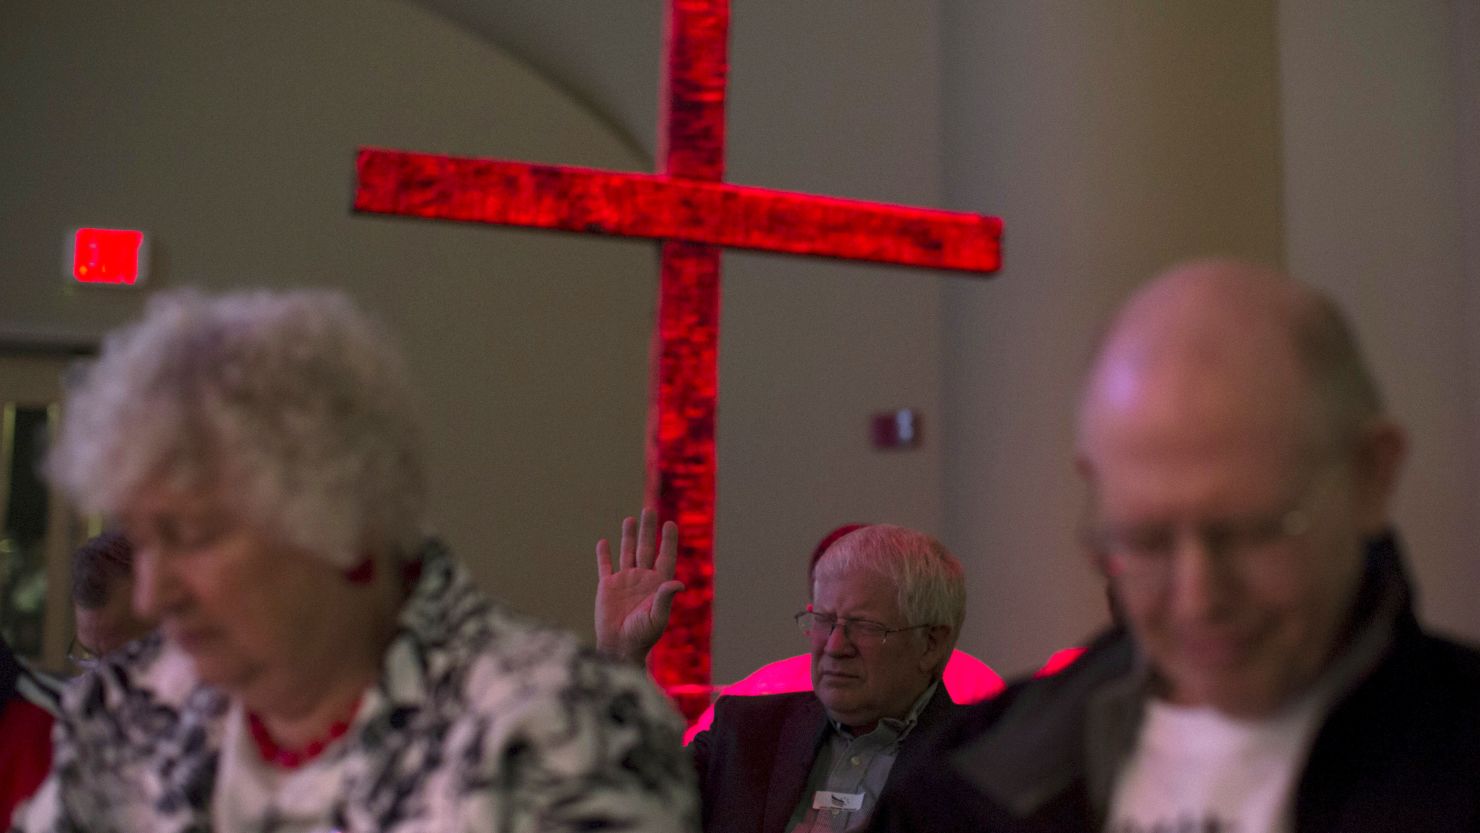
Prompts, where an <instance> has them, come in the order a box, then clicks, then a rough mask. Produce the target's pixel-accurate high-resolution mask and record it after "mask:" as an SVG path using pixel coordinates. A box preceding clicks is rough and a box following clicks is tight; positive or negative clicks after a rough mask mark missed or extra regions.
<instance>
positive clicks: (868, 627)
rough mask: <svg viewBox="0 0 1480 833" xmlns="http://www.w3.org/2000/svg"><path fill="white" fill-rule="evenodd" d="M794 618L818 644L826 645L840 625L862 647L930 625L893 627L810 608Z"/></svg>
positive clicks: (815, 643) (851, 640)
mask: <svg viewBox="0 0 1480 833" xmlns="http://www.w3.org/2000/svg"><path fill="white" fill-rule="evenodd" d="M792 618H794V619H795V620H796V623H797V627H798V628H800V629H801V631H802V635H803V636H805V637H807V638H808V639H810V640H811V641H812V644H813V645H817V646H821V645H826V644H827V640H828V639H830V638H831V637H832V632H833V630H834V629H836V628H837V627H838V626H839V625H841V626H842V628H843V638H844V639H846V640H848V641H849V642H851V643H853V644H854V645H856V646H858V647H860V648H871V647H874V646H876V645H883V644H884V643H885V642H887V641H888V640H889V635H890V634H895V633H902V632H904V631H913V630H919V629H920V628H928V627H930V626H929V625H909V626H907V627H903V628H891V627H889V626H888V625H885V624H882V623H880V622H874V621H871V620H869V619H839V618H838V617H836V616H827V615H824V614H821V613H814V612H812V611H810V610H804V611H802V612H801V613H798V614H797V615H796V616H794V617H792Z"/></svg>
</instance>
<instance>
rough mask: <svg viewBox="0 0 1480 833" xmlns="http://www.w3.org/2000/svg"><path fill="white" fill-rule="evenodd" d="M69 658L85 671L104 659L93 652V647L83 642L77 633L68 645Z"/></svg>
mask: <svg viewBox="0 0 1480 833" xmlns="http://www.w3.org/2000/svg"><path fill="white" fill-rule="evenodd" d="M67 659H69V660H71V661H72V664H73V665H75V666H77V667H78V668H81V669H82V670H84V671H91V670H92V669H94V668H96V667H97V665H98V663H99V662H101V661H102V658H101V657H99V656H98V655H97V654H95V653H93V652H92V649H91V648H89V647H87V646H86V645H83V644H82V642H81V641H80V640H79V639H78V638H77V635H76V634H73V635H72V641H71V642H70V643H69V644H68V645H67Z"/></svg>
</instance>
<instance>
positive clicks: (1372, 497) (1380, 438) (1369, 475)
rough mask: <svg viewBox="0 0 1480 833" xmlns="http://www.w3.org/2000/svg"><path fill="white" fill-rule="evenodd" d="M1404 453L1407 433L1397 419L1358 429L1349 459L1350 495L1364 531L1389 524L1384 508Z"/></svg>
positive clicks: (1389, 501) (1368, 532) (1388, 503)
mask: <svg viewBox="0 0 1480 833" xmlns="http://www.w3.org/2000/svg"><path fill="white" fill-rule="evenodd" d="M1407 455H1408V436H1407V434H1405V433H1404V431H1403V429H1402V427H1401V426H1399V425H1398V424H1397V423H1395V422H1393V421H1391V420H1388V419H1381V420H1378V421H1376V422H1374V423H1372V424H1370V425H1368V426H1366V427H1365V428H1364V429H1363V430H1362V433H1361V436H1360V437H1359V438H1358V440H1357V448H1356V455H1355V459H1354V460H1353V463H1352V465H1353V469H1352V483H1353V489H1354V492H1353V494H1352V499H1353V501H1354V502H1355V506H1354V509H1355V510H1356V513H1357V522H1358V524H1359V525H1360V529H1361V530H1362V533H1363V534H1364V535H1369V536H1370V535H1376V534H1377V533H1379V532H1381V531H1382V530H1383V529H1385V528H1386V527H1387V526H1388V525H1389V521H1390V519H1389V516H1388V510H1389V508H1390V506H1391V504H1392V496H1393V492H1394V490H1396V489H1397V486H1398V475H1399V473H1400V472H1401V471H1402V468H1403V461H1404V460H1405V459H1406V458H1407Z"/></svg>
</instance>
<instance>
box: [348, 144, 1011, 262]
mask: <svg viewBox="0 0 1480 833" xmlns="http://www.w3.org/2000/svg"><path fill="white" fill-rule="evenodd" d="M359 174H360V176H359V187H358V189H357V190H356V192H355V208H356V209H358V210H360V211H367V212H375V213H381V214H400V215H412V216H417V217H428V218H432V219H438V220H464V221H469V222H477V223H494V224H497V225H513V226H534V227H537V228H548V229H561V230H565V231H579V232H587V233H597V234H614V235H623V236H627V237H651V238H657V239H667V240H686V241H689V242H692V243H708V244H711V245H715V246H729V247H737V248H746V249H760V250H764V251H772V252H788V253H791V254H803V255H820V256H824V257H836V258H846V259H850V260H872V261H877V262H882V263H897V264H901V265H906V266H923V267H928V268H934V269H956V270H965V271H971V272H987V271H992V270H995V269H997V268H998V266H999V265H1000V262H1001V254H1000V247H999V239H1000V237H1001V234H1002V221H1001V220H999V219H997V218H996V217H984V216H982V215H979V214H966V213H962V212H955V211H938V210H934V209H926V208H909V207H905V206H898V205H886V204H882V203H869V202H860V201H857V200H844V199H837V198H834V197H818V196H812V195H808V194H797V193H793V192H788V191H773V190H769V189H765V188H751V187H746V186H740V185H731V184H728V183H722V182H703V181H696V180H692V179H680V178H675V177H671V176H662V175H654V174H627V173H611V172H607V171H595V170H591V169H588V168H569V167H561V166H557V165H535V164H530V163H526V162H503V161H498V160H493V159H466V158H451V157H446V156H434V155H431V154H423V153H406V152H402V151H395V150H379V149H374V148H365V149H361V150H360V152H359Z"/></svg>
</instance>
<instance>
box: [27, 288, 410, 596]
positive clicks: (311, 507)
mask: <svg viewBox="0 0 1480 833" xmlns="http://www.w3.org/2000/svg"><path fill="white" fill-rule="evenodd" d="M389 345H390V340H389V338H388V336H387V334H386V332H385V331H384V330H383V329H381V328H379V327H376V326H375V325H373V324H372V323H371V322H370V321H369V320H368V319H367V318H366V317H365V316H364V315H363V314H362V313H361V312H360V311H359V310H358V309H356V307H355V305H354V304H353V303H352V302H351V301H350V300H349V298H347V297H346V296H345V295H343V294H342V293H339V292H335V291H329V290H295V291H286V292H269V291H248V292H237V293H231V294H225V295H220V296H215V297H208V296H205V295H203V294H200V293H198V292H195V291H192V290H183V291H176V292H170V293H165V294H161V295H159V296H156V297H155V298H153V299H152V300H151V301H150V302H149V304H148V306H147V308H146V310H145V313H144V317H143V318H142V319H141V320H140V321H138V322H136V323H134V324H132V325H129V326H127V327H124V328H122V329H120V330H117V331H115V332H113V333H111V334H109V335H108V336H107V337H106V338H105V339H104V342H103V349H102V353H101V355H100V356H99V358H98V359H97V360H96V361H95V362H93V363H92V364H91V365H90V366H88V367H87V369H86V370H85V372H84V373H83V375H82V376H81V378H80V379H78V380H77V383H76V384H75V385H74V386H72V387H71V389H70V390H69V392H68V397H67V401H66V406H65V410H64V413H63V418H62V427H61V432H60V436H59V438H58V441H57V443H56V444H55V446H54V447H53V448H52V449H51V451H50V453H49V455H48V459H47V463H46V473H47V475H48V476H49V478H50V479H51V480H52V482H53V483H54V484H56V485H57V486H58V487H59V488H61V489H62V490H63V491H64V492H66V493H67V494H68V495H69V496H70V497H71V498H72V499H73V500H74V501H75V502H76V503H77V504H78V505H79V507H80V508H82V509H83V510H84V511H99V512H103V513H113V512H116V511H117V510H118V509H119V508H120V507H121V506H122V505H123V504H124V502H125V501H126V500H127V499H128V498H129V497H130V496H131V495H132V494H134V493H135V492H136V491H137V490H138V489H139V488H140V487H142V486H145V485H146V484H153V483H160V482H163V483H167V484H168V485H169V486H171V487H173V488H181V489H201V488H210V487H217V488H222V489H225V490H226V492H227V494H229V495H230V498H231V502H232V505H233V507H235V508H236V509H238V510H239V511H241V512H242V513H243V518H244V520H246V521H247V522H250V523H253V524H255V525H256V526H257V527H258V528H261V529H265V530H269V531H271V532H274V533H276V534H277V535H278V536H280V537H281V539H282V540H284V541H286V542H288V543H291V544H294V545H296V546H299V547H301V548H303V549H305V550H307V551H309V552H311V553H313V554H315V555H317V556H318V557H321V558H323V559H325V560H326V561H328V562H329V563H331V564H334V565H336V566H339V567H350V566H353V565H354V564H357V563H359V562H360V560H362V559H363V558H364V557H365V555H366V554H367V553H368V552H375V551H389V552H391V553H394V554H406V553H409V551H410V550H411V549H412V548H414V547H415V545H416V541H417V539H418V538H419V536H420V534H421V525H422V512H423V506H424V500H425V497H424V494H425V485H424V473H423V470H422V460H421V454H420V448H419V439H418V430H417V420H416V417H415V413H414V402H415V400H414V398H413V396H412V393H411V388H410V385H409V383H408V380H407V375H406V371H405V367H404V365H403V363H402V360H401V357H400V355H399V353H398V352H397V351H396V350H395V349H394V348H393V347H391V346H389Z"/></svg>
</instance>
